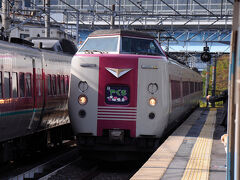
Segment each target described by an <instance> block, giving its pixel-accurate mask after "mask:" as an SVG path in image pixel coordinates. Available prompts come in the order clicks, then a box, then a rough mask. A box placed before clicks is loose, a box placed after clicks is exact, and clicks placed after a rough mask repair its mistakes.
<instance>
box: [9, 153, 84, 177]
mask: <svg viewBox="0 0 240 180" xmlns="http://www.w3.org/2000/svg"><path fill="white" fill-rule="evenodd" d="M79 158H80V157H79V153H78V151H77V148H75V149H73V150H70V151H68V152H65V153H63V154H61V155H59V156H57V157H55V158H53V159H51V160H49V161H47V162H44V163H42V164H39V165H37V166H35V167H32V168H30V169H28V170H26V171H23V172H21V173H20V174H18V175H16V176H12V177H7V178H6V179H9V180H31V179H48V178H50V177H51V176H53V175H55V174H56V173H57V172H58V171H59V170H61V169H62V168H64V167H66V166H68V165H69V164H71V163H73V162H74V161H77V160H78V159H79Z"/></svg>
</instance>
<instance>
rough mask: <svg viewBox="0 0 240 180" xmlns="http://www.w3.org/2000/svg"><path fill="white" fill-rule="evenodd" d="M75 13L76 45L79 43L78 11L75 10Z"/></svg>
mask: <svg viewBox="0 0 240 180" xmlns="http://www.w3.org/2000/svg"><path fill="white" fill-rule="evenodd" d="M76 14H77V18H76V21H77V23H76V44H77V45H78V43H79V34H78V33H79V11H77V12H76Z"/></svg>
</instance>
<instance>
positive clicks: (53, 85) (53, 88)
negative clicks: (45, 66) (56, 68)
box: [52, 75, 56, 95]
mask: <svg viewBox="0 0 240 180" xmlns="http://www.w3.org/2000/svg"><path fill="white" fill-rule="evenodd" d="M52 92H53V95H56V75H53V76H52Z"/></svg>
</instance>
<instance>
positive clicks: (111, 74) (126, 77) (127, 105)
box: [97, 57, 138, 142]
mask: <svg viewBox="0 0 240 180" xmlns="http://www.w3.org/2000/svg"><path fill="white" fill-rule="evenodd" d="M137 69H138V61H137V59H133V58H131V59H129V57H128V59H126V58H120V57H115V58H110V57H104V58H100V62H99V91H98V93H99V95H98V110H97V135H98V136H109V139H110V141H112V142H115V141H119V142H121V141H122V139H123V137H136V117H137Z"/></svg>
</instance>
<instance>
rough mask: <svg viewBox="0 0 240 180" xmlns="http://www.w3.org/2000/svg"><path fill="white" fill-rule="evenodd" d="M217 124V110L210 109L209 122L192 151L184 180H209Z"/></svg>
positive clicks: (206, 123) (207, 121)
mask: <svg viewBox="0 0 240 180" xmlns="http://www.w3.org/2000/svg"><path fill="white" fill-rule="evenodd" d="M215 122H216V109H213V108H212V109H210V112H209V114H208V117H207V120H206V122H205V124H204V126H203V128H202V131H201V133H200V135H199V137H198V138H197V141H196V143H195V145H194V147H193V149H192V152H191V156H190V159H189V161H188V164H187V167H186V169H185V172H184V174H183V177H182V180H188V179H189V180H192V179H194V180H207V179H209V167H210V161H211V150H212V143H213V133H214V129H215Z"/></svg>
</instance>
